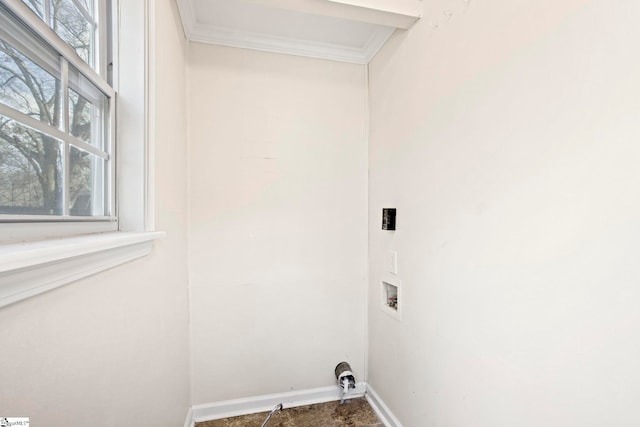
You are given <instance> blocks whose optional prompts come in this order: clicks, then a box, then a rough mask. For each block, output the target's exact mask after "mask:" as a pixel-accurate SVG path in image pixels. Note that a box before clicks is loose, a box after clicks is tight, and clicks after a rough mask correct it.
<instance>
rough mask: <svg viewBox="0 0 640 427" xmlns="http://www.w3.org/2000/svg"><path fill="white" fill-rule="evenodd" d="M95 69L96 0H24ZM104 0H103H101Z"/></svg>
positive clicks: (96, 59)
mask: <svg viewBox="0 0 640 427" xmlns="http://www.w3.org/2000/svg"><path fill="white" fill-rule="evenodd" d="M22 1H23V3H25V4H26V5H27V6H28V7H29V8H30V9H31V10H32V11H34V12H35V13H36V15H38V17H39V18H40V19H42V20H43V21H44V22H45V23H46V24H47V25H48V26H49V27H50V28H51V29H52V30H53V31H54V32H55V33H56V34H57V35H58V36H59V37H60V38H61V39H62V40H64V41H65V42H66V43H67V44H68V45H69V46H71V47H72V48H73V49H74V50H75V51H76V53H77V54H78V55H79V56H80V58H82V59H83V60H84V61H85V62H86V63H87V64H89V65H90V66H91V67H92V68H94V69H97V65H98V62H99V58H97V53H98V52H97V49H96V46H97V41H98V40H97V39H98V35H99V34H98V31H97V29H98V22H97V20H96V14H95V13H94V9H95V5H94V0H22ZM101 1H103V0H101Z"/></svg>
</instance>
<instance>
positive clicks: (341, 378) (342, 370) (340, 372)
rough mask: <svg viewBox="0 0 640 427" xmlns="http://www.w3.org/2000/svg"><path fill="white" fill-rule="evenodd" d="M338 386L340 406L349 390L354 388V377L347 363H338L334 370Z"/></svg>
mask: <svg viewBox="0 0 640 427" xmlns="http://www.w3.org/2000/svg"><path fill="white" fill-rule="evenodd" d="M335 373H336V379H337V380H338V385H339V386H340V387H342V399H340V404H343V403H344V399H345V396H346V395H347V392H348V391H349V389H352V388H356V377H355V375H353V372H351V366H349V364H348V363H347V362H340V363H338V366H336V369H335Z"/></svg>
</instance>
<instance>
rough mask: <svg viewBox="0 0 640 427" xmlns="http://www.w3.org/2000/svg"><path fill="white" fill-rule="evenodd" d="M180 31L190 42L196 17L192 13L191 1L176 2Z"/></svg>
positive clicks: (180, 0) (178, 0)
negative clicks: (181, 30)
mask: <svg viewBox="0 0 640 427" xmlns="http://www.w3.org/2000/svg"><path fill="white" fill-rule="evenodd" d="M177 3H178V11H179V12H180V20H181V21H182V29H183V30H184V36H185V37H186V38H187V40H191V34H192V33H193V29H194V28H195V26H196V15H195V13H194V11H193V7H192V4H191V0H177Z"/></svg>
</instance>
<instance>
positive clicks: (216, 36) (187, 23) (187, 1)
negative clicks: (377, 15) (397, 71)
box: [177, 0, 418, 64]
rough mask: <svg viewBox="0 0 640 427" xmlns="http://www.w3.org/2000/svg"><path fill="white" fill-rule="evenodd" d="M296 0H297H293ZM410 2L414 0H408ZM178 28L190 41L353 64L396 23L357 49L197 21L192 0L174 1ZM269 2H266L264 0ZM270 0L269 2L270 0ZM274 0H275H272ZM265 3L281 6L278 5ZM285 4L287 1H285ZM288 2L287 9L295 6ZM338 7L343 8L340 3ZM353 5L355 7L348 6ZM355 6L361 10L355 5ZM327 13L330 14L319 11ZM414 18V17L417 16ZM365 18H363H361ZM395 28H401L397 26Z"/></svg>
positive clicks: (369, 55)
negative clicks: (180, 23)
mask: <svg viewBox="0 0 640 427" xmlns="http://www.w3.org/2000/svg"><path fill="white" fill-rule="evenodd" d="M296 1H299V0H296ZM409 1H414V0H409ZM177 3H178V9H179V11H180V17H181V20H182V27H183V30H184V33H185V37H186V38H187V39H188V40H190V41H195V42H200V43H209V44H216V45H222V46H230V47H237V48H244V49H254V50H260V51H263V52H273V53H283V54H289V55H296V56H305V57H309V58H319V59H328V60H332V61H341V62H350V63H354V64H368V63H369V61H371V59H373V57H374V56H375V55H376V54H377V53H378V51H379V50H380V49H381V48H382V46H384V44H385V43H386V42H387V40H388V39H389V38H390V37H391V35H392V34H393V32H394V31H395V29H396V26H382V25H380V27H379V29H378V30H377V31H376V32H374V33H373V35H372V36H371V37H370V38H369V40H368V41H367V42H366V43H365V44H364V46H362V47H359V48H354V47H348V46H342V45H336V44H330V43H321V42H314V41H309V40H302V39H295V38H286V37H278V36H274V35H270V34H261V33H251V32H241V31H238V30H234V29H230V28H223V27H219V26H209V25H201V24H198V22H197V19H196V16H195V12H194V7H193V4H192V0H177ZM267 3H269V2H267ZM271 3H273V2H271ZM276 3H277V2H276ZM276 3H273V4H267V6H269V5H272V6H276V7H281V6H282V5H280V4H276ZM287 4H288V3H287ZM299 6H300V5H298V4H296V7H292V6H291V5H289V6H288V7H286V8H287V9H294V10H296V9H299ZM327 6H328V7H329V8H333V7H335V5H334V6H332V5H331V2H329V1H328V2H326V5H324V6H323V7H327ZM339 7H345V6H344V5H340V6H339ZM349 7H355V6H351V5H350V6H349ZM356 9H363V8H362V7H356ZM320 14H321V15H325V16H331V14H330V13H329V14H327V13H320ZM415 19H418V18H417V17H416V18H415ZM365 21H366V20H365ZM399 28H405V26H400V27H399Z"/></svg>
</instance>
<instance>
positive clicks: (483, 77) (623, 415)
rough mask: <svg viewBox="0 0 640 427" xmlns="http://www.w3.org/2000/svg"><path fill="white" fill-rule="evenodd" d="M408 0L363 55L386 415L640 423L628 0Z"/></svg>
mask: <svg viewBox="0 0 640 427" xmlns="http://www.w3.org/2000/svg"><path fill="white" fill-rule="evenodd" d="M424 5H425V8H426V10H425V16H424V18H423V19H422V21H421V22H419V23H418V24H417V25H416V26H415V27H414V28H413V29H412V30H410V31H409V32H404V33H399V34H396V36H394V38H393V39H392V40H391V41H390V43H388V44H387V46H386V47H385V48H384V49H383V50H382V52H381V53H380V54H378V56H377V57H376V58H375V60H374V61H373V63H372V64H370V73H371V74H370V89H371V91H370V96H371V139H370V167H371V175H370V179H371V181H370V192H369V194H370V212H369V214H370V216H369V220H370V246H369V250H370V263H371V269H370V273H371V280H370V281H371V288H370V300H369V303H370V309H369V310H370V311H369V317H370V324H369V331H370V332H369V333H370V340H371V347H370V373H369V379H370V382H371V384H372V385H373V387H374V388H375V389H376V390H377V391H378V392H379V394H380V395H381V397H382V398H383V399H384V401H385V402H386V403H387V404H388V405H389V406H390V407H391V409H392V410H393V411H394V412H395V414H396V415H397V416H398V418H399V419H400V420H401V421H402V423H403V425H405V426H406V427H422V426H436V425H439V426H448V427H455V426H471V425H473V426H491V427H498V426H515V425H518V426H543V425H544V426H565V427H568V426H580V427H586V426H604V425H617V426H623V425H626V426H630V425H638V424H640V413H639V412H638V411H637V410H636V408H637V404H638V401H639V400H640V364H638V360H640V334H638V328H639V327H640V311H639V310H638V304H637V301H638V300H639V299H640V287H639V286H638V283H639V280H640V263H638V260H637V257H638V253H639V247H638V242H639V241H640V222H639V221H638V218H640V197H638V194H639V193H638V188H640V169H639V168H638V159H639V158H640V144H639V143H638V141H639V140H640V78H639V76H640V56H639V55H638V54H637V50H638V49H637V48H638V43H637V40H640V27H639V26H638V25H637V21H638V18H640V3H638V2H636V1H630V0H628V1H624V0H592V1H586V0H571V1H562V2H558V1H551V0H542V1H535V2H533V1H513V0H488V1H471V2H468V1H466V2H463V1H445V0H439V1H433V2H432V1H428V2H424ZM387 206H393V207H396V208H397V209H398V220H397V222H398V230H397V231H396V232H395V233H389V232H382V231H381V230H380V229H379V228H380V227H379V222H380V210H381V208H382V207H387ZM389 250H397V251H398V263H399V277H400V278H401V279H402V281H403V291H404V298H403V300H404V301H401V302H400V303H401V304H402V305H403V319H402V321H396V320H395V319H393V318H391V317H390V316H386V315H385V314H384V313H383V312H382V311H381V310H380V308H379V304H380V302H379V299H378V298H379V289H378V282H377V280H378V278H379V277H380V276H381V275H382V274H383V270H384V265H385V259H386V254H387V251H389Z"/></svg>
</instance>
